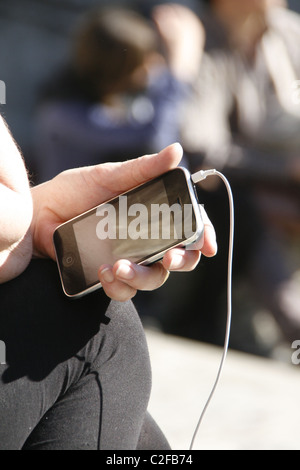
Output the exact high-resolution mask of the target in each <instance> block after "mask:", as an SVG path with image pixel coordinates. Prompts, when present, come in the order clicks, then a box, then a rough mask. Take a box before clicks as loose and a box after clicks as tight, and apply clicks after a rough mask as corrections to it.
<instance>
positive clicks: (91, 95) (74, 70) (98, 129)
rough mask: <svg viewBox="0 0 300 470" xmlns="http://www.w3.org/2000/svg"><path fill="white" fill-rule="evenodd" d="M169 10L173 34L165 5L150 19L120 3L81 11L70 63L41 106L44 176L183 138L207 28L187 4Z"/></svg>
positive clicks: (40, 170)
mask: <svg viewBox="0 0 300 470" xmlns="http://www.w3.org/2000/svg"><path fill="white" fill-rule="evenodd" d="M168 11H169V18H168V25H169V27H170V31H171V32H172V34H170V33H167V32H166V29H165V28H163V29H162V28H161V27H160V22H161V14H160V7H158V8H157V9H156V10H155V13H154V15H153V20H154V21H153V22H152V23H151V22H150V21H147V20H146V18H144V17H143V16H142V15H140V14H139V13H137V12H136V11H134V10H131V9H128V8H120V7H118V8H117V7H110V8H109V7H107V8H97V9H95V10H91V11H90V12H89V13H88V14H87V15H86V16H85V17H84V18H83V19H82V22H81V23H80V25H79V26H78V28H77V30H76V32H75V36H74V41H73V44H72V52H71V57H70V61H69V64H67V65H66V67H65V68H64V69H63V70H62V71H61V72H59V73H58V75H57V76H55V77H51V79H50V80H49V83H48V84H47V86H46V87H45V89H44V92H43V96H42V97H41V100H40V103H39V106H38V109H37V115H36V123H37V125H36V145H37V147H36V148H37V151H36V164H35V168H36V171H37V175H38V180H39V181H44V180H47V179H49V178H51V177H53V176H55V175H56V174H58V173H59V172H60V171H62V170H65V169H67V168H71V167H74V166H75V167H76V166H82V165H89V164H95V163H99V162H105V161H122V160H126V159H127V158H132V156H133V155H138V154H140V153H141V152H143V153H145V152H148V153H152V152H155V151H157V150H158V149H159V148H161V147H164V146H166V145H169V144H171V143H172V142H174V141H178V138H179V132H178V129H179V125H178V121H179V115H180V111H179V109H180V104H181V102H182V101H183V99H184V98H185V97H186V93H187V89H188V86H189V81H190V80H191V79H192V78H193V77H194V76H195V73H196V71H197V68H196V66H195V64H196V65H197V64H198V63H199V61H200V57H201V54H202V50H203V34H202V29H201V24H200V22H199V20H198V19H197V17H196V16H195V15H193V13H192V12H191V11H190V10H189V9H187V8H185V7H182V6H180V5H173V8H171V9H169V10H168ZM179 18H180V19H183V20H184V21H179ZM154 24H156V27H154ZM183 35H184V37H185V38H186V40H185V41H184V42H183V43H182V42H181V38H182V37H183ZM164 52H166V54H164ZM165 55H166V58H165Z"/></svg>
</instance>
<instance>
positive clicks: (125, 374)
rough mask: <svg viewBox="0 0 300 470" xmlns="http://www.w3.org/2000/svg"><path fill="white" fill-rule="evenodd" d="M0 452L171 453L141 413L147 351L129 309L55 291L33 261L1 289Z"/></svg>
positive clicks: (48, 267)
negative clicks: (95, 450)
mask: <svg viewBox="0 0 300 470" xmlns="http://www.w3.org/2000/svg"><path fill="white" fill-rule="evenodd" d="M0 306H1V311H0V339H1V340H2V341H4V343H5V346H6V362H7V364H6V365H0V449H1V450H4V449H9V450H14V449H39V450H40V449H42V450H56V449H63V450H70V449H79V450H84V449H87V450H91V449H107V450H118V449H169V445H168V443H167V441H166V439H165V437H164V436H163V434H162V432H161V431H160V429H159V428H158V426H157V425H156V423H155V422H154V421H153V420H152V418H151V417H150V416H149V414H148V413H147V405H148V400H149V394H150V389H151V371H150V363H149V355H148V349H147V345H146V341H145V336H144V332H143V328H142V325H141V323H140V320H139V317H138V315H137V313H136V310H135V308H134V307H133V305H132V303H131V302H126V303H119V302H110V303H109V301H108V299H107V298H106V296H105V294H104V292H103V291H102V290H99V291H97V292H95V293H93V294H90V295H88V296H86V297H84V298H82V299H79V300H71V299H68V298H67V297H65V296H64V294H63V293H62V291H61V287H60V283H59V279H58V273H57V268H56V265H55V263H54V262H52V261H50V260H34V261H32V262H31V264H30V266H29V267H28V269H27V270H26V271H25V272H24V273H23V274H22V275H21V276H19V277H18V278H16V279H14V280H13V281H11V282H8V283H5V284H2V285H1V286H0Z"/></svg>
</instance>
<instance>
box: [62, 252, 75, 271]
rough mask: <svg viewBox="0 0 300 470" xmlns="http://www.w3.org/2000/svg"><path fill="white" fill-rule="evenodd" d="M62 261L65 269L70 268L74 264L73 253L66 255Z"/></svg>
mask: <svg viewBox="0 0 300 470" xmlns="http://www.w3.org/2000/svg"><path fill="white" fill-rule="evenodd" d="M62 261H63V265H64V266H65V268H70V267H71V266H72V265H73V264H74V262H75V256H74V254H73V253H67V254H66V255H65V256H64V257H63V260H62Z"/></svg>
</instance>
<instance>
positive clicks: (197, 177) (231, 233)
mask: <svg viewBox="0 0 300 470" xmlns="http://www.w3.org/2000/svg"><path fill="white" fill-rule="evenodd" d="M213 175H216V176H218V177H219V178H221V179H222V180H223V182H224V184H225V186H226V189H227V193H228V199H229V209H230V230H229V247H228V273H227V321H226V333H225V341H224V349H223V355H222V358H221V363H220V366H219V370H218V374H217V377H216V380H215V383H214V385H213V388H212V390H211V392H210V395H209V397H208V399H207V401H206V404H205V406H204V408H203V411H202V413H201V416H200V418H199V421H198V424H197V426H196V429H195V431H194V435H193V438H192V441H191V444H190V447H189V450H192V448H193V445H194V442H195V439H196V436H197V433H198V431H199V427H200V424H201V422H202V420H203V417H204V414H205V412H206V410H207V408H208V406H209V404H210V401H211V399H212V397H213V394H214V392H215V390H216V388H217V385H218V382H219V379H220V377H221V373H222V370H223V366H224V363H225V359H226V356H227V352H228V345H229V337H230V327H231V314H232V259H233V241H234V202H233V195H232V191H231V187H230V184H229V182H228V180H227V178H226V177H225V176H224V175H223V174H222V173H220V172H219V171H217V170H200V171H198V172H197V173H194V174H193V175H192V181H193V183H194V184H196V183H199V182H200V181H203V180H204V179H205V178H207V176H213Z"/></svg>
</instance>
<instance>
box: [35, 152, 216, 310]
mask: <svg viewBox="0 0 300 470" xmlns="http://www.w3.org/2000/svg"><path fill="white" fill-rule="evenodd" d="M181 158H182V148H181V146H180V145H178V144H175V145H171V146H169V147H167V148H166V149H164V150H163V151H161V152H160V153H159V154H153V155H147V156H144V157H140V158H138V159H135V160H129V161H126V162H122V163H105V164H101V165H95V166H90V167H84V168H78V169H75V170H68V171H66V172H63V173H61V174H59V175H58V176H56V177H55V178H53V179H52V180H50V181H48V182H46V183H44V184H42V185H39V186H36V187H34V188H32V197H33V202H34V216H33V222H32V234H33V242H34V249H35V255H37V256H43V257H51V258H52V259H54V257H55V255H54V248H53V244H52V235H53V232H54V230H55V228H56V227H57V226H58V225H59V224H61V223H63V222H65V221H67V220H69V219H71V218H72V217H75V216H76V215H78V214H80V213H82V212H84V211H86V210H88V209H90V208H92V207H95V206H96V205H98V204H100V203H102V202H104V201H107V200H109V199H111V198H113V197H114V196H117V195H119V194H120V193H123V192H125V191H127V190H129V189H131V188H133V187H135V186H137V185H139V184H142V183H144V182H146V181H148V180H149V179H151V178H154V177H156V176H158V175H160V174H162V173H164V172H166V171H168V170H170V169H172V168H175V167H176V166H177V165H178V164H179V162H180V160H181ZM201 251H202V253H203V254H204V255H206V256H213V255H214V254H215V252H216V241H215V233H214V229H213V227H212V225H211V223H210V222H209V220H208V219H206V220H205V237H204V244H203V247H202V248H201ZM199 259H200V251H199V250H196V249H195V250H193V251H190V250H187V251H185V250H183V249H174V250H170V251H169V252H168V253H167V254H166V255H165V257H164V259H163V261H162V262H161V263H154V264H153V265H152V266H150V267H146V266H137V265H135V264H134V263H130V262H129V261H127V260H120V261H117V262H116V263H115V265H114V266H103V267H102V268H101V267H100V266H99V268H100V269H99V279H100V281H101V283H102V286H103V288H104V290H105V292H106V293H107V295H108V296H109V297H111V298H112V299H115V300H120V301H124V300H127V299H129V298H131V297H133V296H134V295H135V293H136V290H153V289H156V288H158V287H160V286H161V285H162V284H163V283H164V282H165V280H166V279H167V277H168V271H169V270H176V271H179V270H180V271H185V270H186V271H189V270H192V269H194V268H195V266H196V265H197V263H198V262H199Z"/></svg>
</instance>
